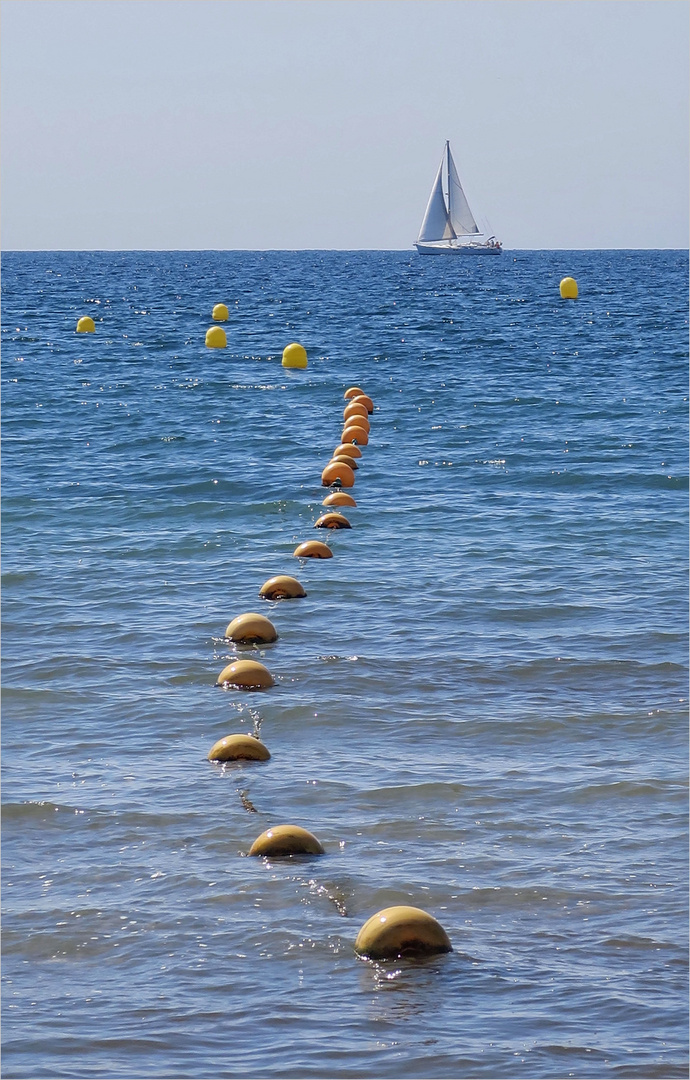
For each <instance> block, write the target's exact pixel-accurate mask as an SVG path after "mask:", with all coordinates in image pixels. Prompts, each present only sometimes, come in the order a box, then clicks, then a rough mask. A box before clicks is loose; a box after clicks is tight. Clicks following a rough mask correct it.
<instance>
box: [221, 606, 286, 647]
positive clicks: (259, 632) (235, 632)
mask: <svg viewBox="0 0 690 1080" xmlns="http://www.w3.org/2000/svg"><path fill="white" fill-rule="evenodd" d="M225 636H226V638H230V640H231V641H246V642H253V643H260V644H265V643H267V642H269V641H275V640H276V639H277V637H278V631H277V630H276V628H275V626H274V625H273V623H272V622H271V620H270V619H267V618H266V616H265V615H257V614H256V612H255V611H247V612H245V614H244V615H238V616H237V618H236V619H233V620H232V622H231V623H229V624H228V628H227V630H226V631H225Z"/></svg>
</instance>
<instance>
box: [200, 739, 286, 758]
mask: <svg viewBox="0 0 690 1080" xmlns="http://www.w3.org/2000/svg"><path fill="white" fill-rule="evenodd" d="M270 756H271V755H270V754H269V752H268V747H267V746H264V744H263V743H262V742H260V741H259V740H258V739H255V738H254V736H253V735H226V736H225V738H224V739H219V740H218V742H217V743H214V744H213V746H212V747H211V749H210V750H209V752H208V760H209V761H239V760H246V761H268V759H269V758H270Z"/></svg>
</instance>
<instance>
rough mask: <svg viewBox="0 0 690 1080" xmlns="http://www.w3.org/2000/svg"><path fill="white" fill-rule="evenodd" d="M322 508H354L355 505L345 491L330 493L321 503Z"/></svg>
mask: <svg viewBox="0 0 690 1080" xmlns="http://www.w3.org/2000/svg"><path fill="white" fill-rule="evenodd" d="M321 505H322V506H356V505H357V503H356V502H355V500H354V499H353V498H352V496H351V495H348V493H347V491H332V492H331V493H330V495H327V496H326V498H325V499H324V500H323V502H322V503H321Z"/></svg>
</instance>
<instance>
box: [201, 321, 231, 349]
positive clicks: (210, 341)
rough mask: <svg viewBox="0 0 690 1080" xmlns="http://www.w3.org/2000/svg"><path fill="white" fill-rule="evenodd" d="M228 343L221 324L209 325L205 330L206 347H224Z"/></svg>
mask: <svg viewBox="0 0 690 1080" xmlns="http://www.w3.org/2000/svg"><path fill="white" fill-rule="evenodd" d="M227 344H228V339H227V335H226V333H225V330H224V329H223V327H222V326H209V328H208V330H207V331H206V348H207V349H224V348H225V347H226V346H227Z"/></svg>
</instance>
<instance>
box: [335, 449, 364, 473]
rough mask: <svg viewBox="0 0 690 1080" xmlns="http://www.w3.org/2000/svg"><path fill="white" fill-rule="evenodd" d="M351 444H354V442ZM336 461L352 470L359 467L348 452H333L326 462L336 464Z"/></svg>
mask: <svg viewBox="0 0 690 1080" xmlns="http://www.w3.org/2000/svg"><path fill="white" fill-rule="evenodd" d="M352 445H353V446H354V443H353V444H352ZM338 462H342V464H343V465H348V466H349V467H350V468H351V469H352V470H353V471H354V470H355V469H358V468H359V465H358V464H357V462H356V461H355V459H354V458H353V457H352V456H351V455H350V454H346V453H345V452H344V451H343V452H342V453H341V454H334V455H333V457H332V458H331V460H330V461H329V462H328V464H329V465H337V464H338Z"/></svg>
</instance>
